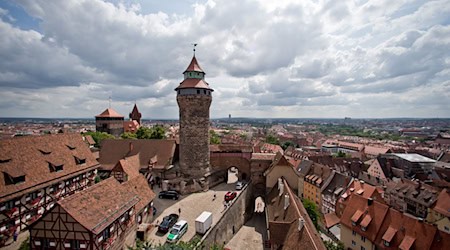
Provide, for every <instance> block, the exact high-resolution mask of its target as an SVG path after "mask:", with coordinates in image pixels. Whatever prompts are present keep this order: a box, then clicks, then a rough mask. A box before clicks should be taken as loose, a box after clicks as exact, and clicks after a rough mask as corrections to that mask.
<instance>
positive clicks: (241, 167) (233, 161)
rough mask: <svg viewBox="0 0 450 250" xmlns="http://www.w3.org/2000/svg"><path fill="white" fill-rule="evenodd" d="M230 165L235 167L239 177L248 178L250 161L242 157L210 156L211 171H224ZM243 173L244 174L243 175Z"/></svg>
mask: <svg viewBox="0 0 450 250" xmlns="http://www.w3.org/2000/svg"><path fill="white" fill-rule="evenodd" d="M231 167H236V168H237V169H238V171H239V173H238V174H239V179H244V178H243V177H245V179H246V180H247V181H248V180H249V179H250V177H251V176H250V174H251V173H250V161H249V160H247V159H245V158H242V157H229V156H214V155H212V156H211V172H212V173H216V172H220V173H222V172H224V171H227V170H228V169H229V168H231ZM243 174H245V175H243Z"/></svg>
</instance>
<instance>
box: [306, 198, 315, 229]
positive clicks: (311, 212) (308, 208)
mask: <svg viewBox="0 0 450 250" xmlns="http://www.w3.org/2000/svg"><path fill="white" fill-rule="evenodd" d="M303 206H304V207H305V209H306V212H308V215H309V218H311V220H312V222H313V224H314V226H315V227H316V228H317V229H319V223H318V221H319V209H318V208H317V205H316V204H315V203H314V202H312V201H310V200H308V199H303Z"/></svg>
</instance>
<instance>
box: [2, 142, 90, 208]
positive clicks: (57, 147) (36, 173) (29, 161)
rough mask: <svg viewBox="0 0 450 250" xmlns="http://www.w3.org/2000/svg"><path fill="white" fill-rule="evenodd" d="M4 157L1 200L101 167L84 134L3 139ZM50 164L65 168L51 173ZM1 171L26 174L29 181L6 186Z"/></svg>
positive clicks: (19, 174) (20, 174)
mask: <svg viewBox="0 0 450 250" xmlns="http://www.w3.org/2000/svg"><path fill="white" fill-rule="evenodd" d="M68 145H70V146H71V148H72V149H71V148H70V147H68ZM0 156H1V158H2V159H3V158H4V159H5V161H3V162H2V163H0V202H3V201H6V200H10V199H12V198H14V197H20V196H21V195H23V194H25V193H29V192H32V191H35V190H39V189H41V188H44V187H47V186H48V185H50V184H52V183H54V184H56V183H58V182H60V181H62V180H65V179H68V178H71V177H72V176H73V177H75V176H77V175H80V174H82V173H85V172H87V171H89V170H94V169H95V168H97V167H98V162H97V161H96V160H95V158H94V156H93V155H92V153H91V151H90V149H89V146H88V145H87V144H86V143H85V142H84V140H83V137H82V135H80V134H54V135H42V136H24V137H14V138H11V139H4V140H0ZM75 156H76V157H78V158H80V159H85V160H86V162H85V164H80V165H77V164H76V162H75V159H74V157H75ZM6 160H8V161H6ZM49 163H51V164H53V165H63V169H62V170H61V171H57V172H56V171H55V172H50V170H49ZM1 172H6V173H8V174H9V175H11V176H12V177H18V176H23V175H25V181H24V182H22V183H19V184H15V185H6V183H5V179H4V177H5V176H4V174H2V173H1Z"/></svg>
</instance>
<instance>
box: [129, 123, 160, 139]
mask: <svg viewBox="0 0 450 250" xmlns="http://www.w3.org/2000/svg"><path fill="white" fill-rule="evenodd" d="M136 138H137V139H164V138H166V130H165V129H164V127H162V126H159V125H156V126H153V127H151V128H147V127H140V128H139V129H138V130H137V131H136Z"/></svg>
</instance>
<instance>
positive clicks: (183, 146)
mask: <svg viewBox="0 0 450 250" xmlns="http://www.w3.org/2000/svg"><path fill="white" fill-rule="evenodd" d="M183 74H184V80H183V82H181V83H180V85H179V86H178V87H177V88H176V89H175V91H177V102H178V107H179V110H180V169H181V173H182V175H183V177H184V178H185V179H186V180H191V181H192V180H194V182H197V181H198V182H201V183H202V185H203V188H208V187H207V186H208V181H207V177H208V176H209V174H210V165H209V107H210V106H211V101H212V96H211V93H212V92H213V89H211V88H210V87H209V84H208V83H207V82H206V81H205V80H204V79H205V72H203V70H202V69H201V68H200V66H199V64H198V62H197V59H196V58H195V55H194V57H193V58H192V60H191V63H190V64H189V66H188V67H187V69H186V70H185V71H184V72H183ZM196 180H197V181H196ZM205 185H206V187H205Z"/></svg>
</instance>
